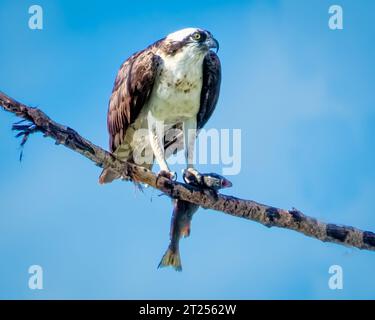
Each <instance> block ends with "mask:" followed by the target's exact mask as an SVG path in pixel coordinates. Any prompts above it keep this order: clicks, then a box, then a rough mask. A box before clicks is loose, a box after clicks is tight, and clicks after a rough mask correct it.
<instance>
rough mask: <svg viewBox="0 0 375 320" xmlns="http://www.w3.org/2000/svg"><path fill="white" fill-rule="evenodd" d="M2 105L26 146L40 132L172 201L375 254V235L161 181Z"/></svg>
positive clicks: (12, 104) (43, 119)
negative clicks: (18, 119)
mask: <svg viewBox="0 0 375 320" xmlns="http://www.w3.org/2000/svg"><path fill="white" fill-rule="evenodd" d="M0 105H1V106H2V107H3V108H4V109H5V110H6V111H9V112H11V113H14V114H16V115H17V116H18V117H21V118H23V119H24V120H26V121H28V122H29V124H22V123H20V122H18V123H17V124H15V125H13V130H16V131H18V132H19V133H18V134H17V136H23V140H22V144H24V143H25V142H26V140H27V138H28V137H29V135H30V134H32V133H35V132H38V131H39V132H42V133H43V134H44V136H47V137H50V138H52V139H53V140H55V142H56V143H57V144H62V145H64V146H65V147H68V148H69V149H71V150H73V151H75V152H78V153H80V154H81V155H83V156H84V157H86V158H88V159H89V160H91V161H93V162H94V163H95V164H96V165H98V166H99V167H102V168H104V167H111V168H112V169H113V170H115V171H116V172H117V173H119V174H121V175H122V176H127V177H130V178H131V179H132V180H133V181H136V182H142V183H146V184H148V185H150V186H152V187H154V188H156V189H158V190H160V191H162V192H164V193H165V194H167V195H169V196H170V197H172V198H176V199H181V200H185V201H188V202H191V203H195V204H198V205H200V206H201V207H203V208H206V209H208V208H209V209H213V210H217V211H222V212H225V213H227V214H230V215H233V216H236V217H241V218H245V219H249V220H252V221H256V222H259V223H261V224H263V225H265V226H267V227H279V228H286V229H290V230H294V231H297V232H300V233H303V234H304V235H306V236H309V237H312V238H315V239H319V240H321V241H324V242H334V243H337V244H341V245H346V246H351V247H356V248H359V249H366V250H373V251H374V250H375V234H374V233H373V232H370V231H362V230H359V229H356V228H354V227H350V226H343V225H336V224H327V223H324V222H320V221H318V220H316V219H315V218H312V217H309V216H306V215H304V214H303V213H302V212H300V211H298V210H296V209H292V210H284V209H278V208H275V207H272V206H268V205H264V204H260V203H257V202H255V201H252V200H244V199H239V198H236V197H231V196H226V195H222V194H219V195H218V197H214V196H213V195H212V194H211V193H209V192H205V191H204V190H202V189H199V188H195V187H193V186H190V185H187V184H183V183H179V182H175V181H171V180H169V179H167V178H165V177H161V176H160V177H157V175H155V174H154V173H153V172H152V171H150V170H147V169H145V168H143V167H140V166H137V165H135V164H132V163H127V162H123V161H121V160H119V159H116V157H115V156H114V155H112V154H111V153H109V152H107V151H105V150H103V149H102V148H100V147H98V146H97V145H95V144H93V143H91V142H90V141H88V140H87V139H85V138H83V137H82V136H80V135H79V134H78V133H77V132H76V131H74V130H73V129H71V128H69V127H65V126H63V125H61V124H58V123H56V122H55V121H53V120H52V119H50V118H49V117H48V116H47V115H46V114H45V113H44V112H42V111H41V110H39V109H37V108H32V107H28V106H26V105H24V104H22V103H20V102H18V101H16V100H14V99H12V98H11V97H9V96H7V95H6V94H4V93H1V92H0Z"/></svg>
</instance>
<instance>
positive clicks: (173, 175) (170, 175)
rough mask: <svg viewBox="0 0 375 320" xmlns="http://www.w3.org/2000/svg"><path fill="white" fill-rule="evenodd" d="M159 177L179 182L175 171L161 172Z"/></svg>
mask: <svg viewBox="0 0 375 320" xmlns="http://www.w3.org/2000/svg"><path fill="white" fill-rule="evenodd" d="M158 176H159V177H164V178H167V179H169V180H172V181H176V180H177V173H176V172H173V171H165V170H160V171H159V173H158Z"/></svg>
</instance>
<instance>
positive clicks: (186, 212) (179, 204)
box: [158, 168, 232, 271]
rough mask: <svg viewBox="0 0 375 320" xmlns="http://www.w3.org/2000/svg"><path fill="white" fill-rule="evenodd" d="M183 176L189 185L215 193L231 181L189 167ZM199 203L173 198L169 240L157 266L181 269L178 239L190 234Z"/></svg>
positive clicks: (230, 184)
mask: <svg viewBox="0 0 375 320" xmlns="http://www.w3.org/2000/svg"><path fill="white" fill-rule="evenodd" d="M183 178H184V180H185V182H186V183H187V184H189V185H192V186H195V187H200V188H205V189H209V190H211V191H213V192H214V193H216V192H217V191H218V190H219V189H222V188H228V187H231V186H232V183H231V182H230V181H229V180H227V179H226V178H224V177H222V176H220V175H218V174H216V173H207V174H201V173H199V172H198V171H196V170H195V169H192V168H189V169H187V170H185V171H184V175H183ZM198 208H199V205H196V204H194V203H191V202H188V201H184V200H181V199H174V200H173V212H172V219H171V228H170V233H169V237H170V242H169V246H168V249H167V251H166V252H165V254H164V255H163V257H162V259H161V261H160V263H159V265H158V268H162V267H167V266H171V267H173V268H174V269H175V270H176V271H182V263H181V256H180V249H179V244H180V239H181V238H182V237H184V238H186V237H189V236H190V230H191V221H192V219H193V215H194V213H196V212H197V210H198Z"/></svg>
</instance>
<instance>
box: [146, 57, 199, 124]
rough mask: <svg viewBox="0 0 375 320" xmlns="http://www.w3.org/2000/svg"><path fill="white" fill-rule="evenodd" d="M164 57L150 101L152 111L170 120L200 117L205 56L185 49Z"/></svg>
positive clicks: (162, 118) (166, 120)
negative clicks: (187, 51)
mask: <svg viewBox="0 0 375 320" xmlns="http://www.w3.org/2000/svg"><path fill="white" fill-rule="evenodd" d="M161 56H162V55H161ZM162 58H163V65H162V66H161V70H160V74H159V75H158V77H157V79H156V81H155V85H154V89H153V92H152V94H151V97H150V100H149V106H148V107H149V111H151V112H152V115H153V116H154V117H155V118H156V119H158V120H161V121H165V122H166V123H176V122H181V121H184V120H187V119H189V118H192V117H196V115H197V113H198V111H199V107H200V95H201V90H202V78H203V68H202V63H203V56H201V55H191V54H189V53H186V52H181V53H178V54H176V55H174V56H168V57H163V56H162Z"/></svg>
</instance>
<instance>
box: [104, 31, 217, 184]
mask: <svg viewBox="0 0 375 320" xmlns="http://www.w3.org/2000/svg"><path fill="white" fill-rule="evenodd" d="M210 49H216V50H218V49H219V43H218V41H217V40H216V39H215V38H214V37H213V36H212V34H211V33H210V32H209V31H207V30H203V29H199V28H186V29H182V30H179V31H176V32H174V33H171V34H169V35H168V36H167V37H165V38H163V39H161V40H159V41H157V42H155V43H154V44H152V45H150V46H149V47H147V48H146V49H144V50H143V51H139V52H137V53H135V54H133V55H132V56H131V57H130V58H128V59H127V60H126V61H125V62H124V63H123V65H122V66H121V68H120V70H119V72H118V74H117V77H116V80H115V83H114V87H113V90H112V95H111V98H110V101H109V108H108V116H107V121H108V131H109V147H110V151H111V152H112V153H113V154H114V155H115V156H116V157H117V158H119V159H121V160H124V161H129V162H133V163H136V164H138V165H141V166H144V167H145V168H148V169H151V168H152V165H153V163H154V160H155V159H156V162H157V163H158V164H159V166H160V170H161V172H163V173H164V174H166V175H167V176H168V177H170V178H172V177H174V173H172V172H171V171H170V170H169V167H168V164H167V162H166V160H167V158H168V157H169V156H170V155H171V154H172V153H173V152H177V151H178V150H181V149H184V150H185V157H186V161H187V167H188V168H193V159H194V143H195V139H196V135H197V132H198V130H199V129H201V128H202V127H203V126H204V125H205V124H206V122H207V120H208V119H209V118H210V117H211V115H212V112H213V111H214V109H215V106H216V103H217V100H218V97H219V91H220V81H221V67H220V61H219V58H218V56H217V55H216V53H214V52H213V51H211V50H210ZM140 129H142V130H141V131H142V132H147V134H146V135H144V134H142V135H140V134H137V132H138V131H139V130H140ZM168 129H177V131H176V132H179V133H178V134H176V135H175V136H173V137H172V139H170V140H168V139H166V136H165V132H166V130H168ZM172 144H174V145H175V146H177V147H176V148H175V149H174V150H173V151H170V150H169V149H168V147H169V146H170V145H172ZM140 150H141V151H140ZM148 151H150V152H151V159H149V160H148V161H145V160H144V157H141V156H140V155H144V154H146V153H147V152H148ZM140 159H141V161H140ZM117 178H120V177H119V176H118V175H117V174H116V173H115V172H114V171H113V170H111V169H110V168H105V169H104V170H103V172H102V174H101V176H100V179H99V181H100V183H108V182H111V181H113V180H114V179H117Z"/></svg>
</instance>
